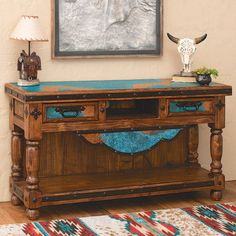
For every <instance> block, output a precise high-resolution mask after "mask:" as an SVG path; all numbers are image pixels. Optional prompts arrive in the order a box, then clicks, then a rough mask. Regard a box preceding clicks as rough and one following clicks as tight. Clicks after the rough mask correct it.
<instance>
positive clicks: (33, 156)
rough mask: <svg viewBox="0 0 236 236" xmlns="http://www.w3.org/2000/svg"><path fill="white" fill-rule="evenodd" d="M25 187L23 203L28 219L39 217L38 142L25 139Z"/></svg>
mask: <svg viewBox="0 0 236 236" xmlns="http://www.w3.org/2000/svg"><path fill="white" fill-rule="evenodd" d="M26 171H27V178H26V184H27V185H26V189H25V192H24V204H25V206H26V208H27V210H26V213H27V216H28V217H29V219H31V220H35V219H37V218H38V217H39V210H38V208H39V204H40V202H39V200H38V199H39V197H38V196H40V191H39V177H38V172H39V142H38V141H30V140H27V141H26Z"/></svg>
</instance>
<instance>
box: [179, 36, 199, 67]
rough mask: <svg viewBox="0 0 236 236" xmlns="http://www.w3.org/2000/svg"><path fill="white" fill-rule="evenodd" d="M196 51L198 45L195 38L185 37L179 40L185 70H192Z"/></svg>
mask: <svg viewBox="0 0 236 236" xmlns="http://www.w3.org/2000/svg"><path fill="white" fill-rule="evenodd" d="M195 51H196V46H195V41H194V40H193V39H188V38H184V39H180V40H179V46H178V52H179V53H180V56H181V60H182V63H183V64H184V72H191V63H192V56H193V54H194V52H195Z"/></svg>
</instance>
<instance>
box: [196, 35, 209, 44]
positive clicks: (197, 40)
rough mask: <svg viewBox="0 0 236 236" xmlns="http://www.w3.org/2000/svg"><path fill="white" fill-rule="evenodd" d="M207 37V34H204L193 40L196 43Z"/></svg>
mask: <svg viewBox="0 0 236 236" xmlns="http://www.w3.org/2000/svg"><path fill="white" fill-rule="evenodd" d="M206 37H207V34H204V35H203V36H201V37H199V38H195V39H194V41H195V43H196V44H199V43H201V42H202V41H204V40H205V39H206Z"/></svg>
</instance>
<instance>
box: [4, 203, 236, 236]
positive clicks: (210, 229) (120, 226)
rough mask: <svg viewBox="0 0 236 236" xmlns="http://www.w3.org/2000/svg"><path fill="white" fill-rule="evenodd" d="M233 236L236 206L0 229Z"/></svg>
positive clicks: (78, 235) (63, 235) (80, 235)
mask: <svg viewBox="0 0 236 236" xmlns="http://www.w3.org/2000/svg"><path fill="white" fill-rule="evenodd" d="M5 235H7V236H8V235H11V236H15V235H19V236H24V235H28V236H50V235H52V236H74V235H75V236H100V235H101V236H134V235H135V236H155V235H158V236H165V235H167V236H172V235H184V236H211V235H214V236H216V235H228V236H233V235H235V236H236V204H234V203H225V204H215V205H208V206H203V205H202V206H194V207H189V208H177V209H167V210H166V209H165V210H153V211H146V212H135V213H123V214H116V215H104V216H94V217H82V218H74V219H60V220H52V221H48V222H31V223H26V224H12V225H0V236H5Z"/></svg>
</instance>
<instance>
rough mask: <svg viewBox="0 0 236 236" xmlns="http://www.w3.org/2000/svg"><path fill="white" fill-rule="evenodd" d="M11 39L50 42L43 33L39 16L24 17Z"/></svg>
mask: <svg viewBox="0 0 236 236" xmlns="http://www.w3.org/2000/svg"><path fill="white" fill-rule="evenodd" d="M10 38H11V39H17V40H25V41H48V40H47V39H46V38H45V37H44V35H43V33H42V30H41V27H40V24H39V18H38V16H22V17H21V19H20V21H19V22H18V24H17V25H16V27H15V29H14V30H13V32H12V34H11V36H10Z"/></svg>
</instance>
